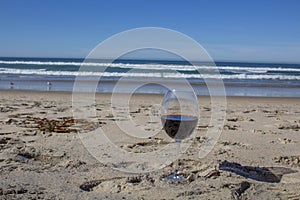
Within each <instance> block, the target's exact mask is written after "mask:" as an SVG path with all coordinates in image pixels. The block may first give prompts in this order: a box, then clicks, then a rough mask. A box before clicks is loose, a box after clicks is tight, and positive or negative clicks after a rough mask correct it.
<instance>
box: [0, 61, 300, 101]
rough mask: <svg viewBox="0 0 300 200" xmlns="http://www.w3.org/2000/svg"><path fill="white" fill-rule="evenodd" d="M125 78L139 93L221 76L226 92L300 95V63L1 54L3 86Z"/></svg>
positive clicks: (199, 87) (102, 83)
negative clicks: (110, 61)
mask: <svg viewBox="0 0 300 200" xmlns="http://www.w3.org/2000/svg"><path fill="white" fill-rule="evenodd" d="M214 65H215V66H214ZM82 66H84V67H82ZM216 69H217V71H218V73H216ZM122 80H123V82H124V83H122V84H123V85H124V84H125V85H126V84H130V85H134V84H136V85H142V86H141V87H138V89H137V90H135V91H134V92H135V93H150V94H164V93H165V92H166V91H167V90H168V89H169V88H166V87H165V86H164V84H165V83H168V84H169V85H170V83H171V85H172V84H174V86H175V85H176V84H177V83H180V82H182V80H184V81H187V82H188V83H189V84H190V85H191V86H192V87H193V88H194V90H195V92H196V93H197V95H204V96H208V95H210V92H209V89H208V87H207V83H208V82H209V83H214V81H216V83H218V86H216V87H221V86H220V84H219V83H220V81H221V82H222V83H223V84H224V88H225V94H226V96H249V97H252V96H253V97H300V64H280V63H250V62H215V63H214V64H209V63H200V62H199V63H198V64H196V65H195V63H193V65H191V64H190V63H189V62H187V61H170V60H133V59H131V60H115V61H114V62H112V63H109V62H108V61H107V60H93V61H91V62H87V61H85V62H84V59H79V58H19V57H18V58H17V57H0V90H26V91H53V92H73V91H74V83H75V81H81V82H82V83H83V84H82V86H83V89H82V91H83V92H95V93H112V92H114V91H115V90H114V88H115V86H116V83H118V82H120V81H122ZM124 80H126V81H124ZM88 83H93V85H94V83H96V87H89V84H88ZM141 83H142V84H141ZM77 85H78V84H77ZM79 85H80V84H79ZM123 88H126V87H123ZM129 91H130V90H128V91H126V89H123V90H122V92H124V93H126V92H129Z"/></svg>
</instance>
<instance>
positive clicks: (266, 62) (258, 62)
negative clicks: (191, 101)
mask: <svg viewBox="0 0 300 200" xmlns="http://www.w3.org/2000/svg"><path fill="white" fill-rule="evenodd" d="M0 58H33V59H82V60H85V59H86V58H83V57H44V56H41V57H40V56H0ZM97 60H111V58H99V59H97ZM115 60H118V59H115ZM119 60H129V61H132V60H139V61H152V60H153V61H171V62H172V61H182V62H205V61H195V60H192V61H185V60H179V59H178V60H176V59H165V58H153V59H149V58H126V59H119ZM206 62H211V61H206ZM213 62H215V63H220V62H231V63H257V64H300V62H289V61H280V62H276V61H259V60H256V61H250V60H213Z"/></svg>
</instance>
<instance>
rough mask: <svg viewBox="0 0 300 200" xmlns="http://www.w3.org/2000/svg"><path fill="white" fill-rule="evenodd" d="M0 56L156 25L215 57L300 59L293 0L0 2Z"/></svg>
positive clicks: (299, 26)
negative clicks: (174, 31)
mask: <svg viewBox="0 0 300 200" xmlns="http://www.w3.org/2000/svg"><path fill="white" fill-rule="evenodd" d="M0 3H1V4H0V5H1V6H0V57H1V56H2V57H3V56H21V57H23V56H25V57H85V56H87V54H88V53H89V52H90V51H91V50H92V49H93V48H94V47H95V46H96V45H97V44H98V43H100V42H101V41H103V40H104V39H106V38H108V37H110V36H112V35H114V34H117V33H119V32H122V31H125V30H128V29H132V28H138V27H149V26H151V27H164V28H169V29H173V30H176V31H179V32H182V33H184V34H186V35H188V36H190V37H192V38H193V39H195V40H196V41H198V42H199V43H200V44H201V45H203V47H205V48H206V50H207V51H208V52H209V53H210V55H211V56H212V57H213V58H214V59H215V60H227V61H255V62H257V61H265V62H288V63H300V12H299V10H300V1H298V0H248V1H245V0H244V1H243V0H236V1H234V0H195V1H188V0H187V1H183V0H182V1H176V0H172V1H167V0H165V1H164V0H151V1H150V0H148V1H146V0H127V1H125V0H124V1H123V0H119V1H117V0H107V1H92V0H90V1H64V0H61V1H50V0H49V1H48V0H44V1H38V0H36V1H33V0H27V1H21V0H1V2H0Z"/></svg>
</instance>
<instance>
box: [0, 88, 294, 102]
mask: <svg viewBox="0 0 300 200" xmlns="http://www.w3.org/2000/svg"><path fill="white" fill-rule="evenodd" d="M18 93H19V94H22V95H28V94H33V95H38V94H62V95H68V96H70V95H72V94H73V92H69V91H39V90H16V89H13V90H11V89H7V90H0V94H2V95H7V94H18ZM79 93H82V94H85V93H87V94H91V93H93V92H79ZM112 94H113V93H111V92H107V93H95V95H96V96H102V95H104V96H111V95H112ZM119 94H120V95H122V94H128V93H119ZM134 95H137V96H152V95H153V96H163V95H164V94H156V93H154V94H152V93H134ZM197 97H201V98H207V99H208V98H210V96H208V95H197ZM215 97H216V98H217V97H218V96H215ZM221 97H222V98H224V96H221ZM225 98H226V99H282V100H284V99H287V100H288V99H292V100H297V99H299V100H300V97H279V96H271V97H270V96H225Z"/></svg>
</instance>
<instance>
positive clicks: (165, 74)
mask: <svg viewBox="0 0 300 200" xmlns="http://www.w3.org/2000/svg"><path fill="white" fill-rule="evenodd" d="M0 74H17V75H41V76H87V77H88V76H91V77H95V76H98V77H102V76H103V77H141V78H142V77H149V78H205V79H208V78H210V79H220V78H221V79H251V80H254V79H272V80H276V79H278V80H300V76H293V75H280V74H272V75H271V74H205V73H204V74H184V73H176V72H174V73H168V72H161V73H159V72H153V73H136V72H88V71H45V70H32V69H12V68H0Z"/></svg>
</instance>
